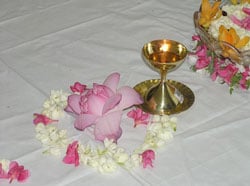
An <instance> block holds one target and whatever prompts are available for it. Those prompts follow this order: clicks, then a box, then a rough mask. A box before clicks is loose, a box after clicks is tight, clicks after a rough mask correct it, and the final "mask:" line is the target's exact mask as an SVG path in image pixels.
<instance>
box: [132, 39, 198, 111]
mask: <svg viewBox="0 0 250 186" xmlns="http://www.w3.org/2000/svg"><path fill="white" fill-rule="evenodd" d="M187 52H188V51H187V48H186V47H185V46H184V45H183V44H181V43H179V42H176V41H173V40H167V39H163V40H154V41H151V42H149V43H147V44H145V45H144V46H143V48H142V56H143V59H144V60H145V62H146V63H147V64H148V65H149V66H150V67H152V68H153V69H154V70H157V71H158V72H159V73H160V76H161V79H160V80H149V81H145V82H143V83H140V84H138V85H136V86H135V90H137V92H139V93H140V94H141V95H142V96H143V98H144V103H143V104H142V105H141V107H142V109H143V110H144V111H145V112H149V113H151V114H158V115H163V114H174V113H178V112H181V111H183V110H186V109H187V108H189V107H190V106H191V105H192V103H193V101H194V95H193V93H192V91H191V90H190V89H189V88H188V87H186V86H185V85H183V84H181V83H179V82H176V81H173V80H166V76H167V73H168V72H170V71H173V70H175V69H176V68H178V67H179V66H180V65H181V64H182V63H183V61H184V60H185V58H186V56H187Z"/></svg>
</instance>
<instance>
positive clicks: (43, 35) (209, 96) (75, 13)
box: [0, 0, 250, 186]
mask: <svg viewBox="0 0 250 186" xmlns="http://www.w3.org/2000/svg"><path fill="white" fill-rule="evenodd" d="M199 5H200V1H198V0H187V1H171V0H157V1H153V0H126V1H125V0H120V1H116V0H105V1H104V0H84V1H81V0H43V1H41V0H26V1H18V0H12V1H8V0H2V1H1V2H0V87H1V89H0V103H1V104H0V149H1V150H0V159H2V158H5V159H9V160H16V161H18V162H19V163H20V164H22V165H24V166H25V168H27V169H28V170H29V171H30V173H31V176H30V178H29V179H28V180H27V181H26V182H25V183H23V184H22V183H18V182H16V181H13V182H12V185H25V186H29V185H30V186H33V185H46V186H49V185H51V186H52V185H53V186H62V185H64V186H66V185H67V186H69V185H74V186H77V185H88V186H91V185H120V186H123V185H133V186H136V185H158V186H161V185H162V186H163V185H164V186H184V185H185V186H212V185H213V186H235V185H237V186H239V185H240V186H247V185H249V183H250V177H249V174H250V140H249V136H250V125H249V124H250V115H249V111H250V93H249V91H245V92H243V91H241V90H236V91H235V92H234V93H233V94H232V95H230V94H229V91H228V87H227V86H226V85H220V84H218V83H214V82H212V81H211V79H210V78H208V77H204V76H201V75H198V74H197V73H194V72H192V71H191V70H190V69H189V64H188V59H187V60H186V61H185V62H184V64H183V65H182V66H181V67H180V68H179V69H178V70H176V71H175V72H173V73H170V74H169V75H168V78H169V79H174V80H176V81H180V82H182V83H184V84H185V85H187V86H189V87H190V88H191V89H192V90H193V92H194V94H195V103H194V105H193V106H192V107H191V108H190V109H189V110H187V111H185V112H183V113H180V114H178V115H177V116H176V117H177V118H178V124H177V131H176V132H175V134H174V139H173V140H172V141H171V142H170V143H169V144H168V145H166V146H165V147H164V148H163V149H161V150H160V151H159V152H158V153H157V158H156V160H155V162H154V168H148V169H142V168H141V169H136V170H132V171H131V172H129V171H126V170H123V169H119V170H118V171H117V172H116V173H114V174H107V175H106V174H105V175H102V174H100V173H98V172H97V171H96V170H94V169H91V168H89V167H86V166H79V167H77V168H75V167H74V166H70V165H65V164H63V163H62V162H61V160H58V159H57V158H55V157H53V156H46V155H43V154H42V151H43V149H42V146H41V144H40V142H39V141H37V140H36V139H35V131H34V126H33V124H32V119H33V118H32V115H33V113H35V112H40V110H41V105H42V104H43V102H44V100H45V99H46V98H47V97H48V96H49V94H50V90H52V89H53V90H60V89H63V90H68V88H69V85H71V84H73V83H74V82H75V81H81V82H84V83H88V84H90V83H92V82H101V81H102V80H104V78H105V77H106V76H107V75H108V74H110V73H112V72H119V73H120V74H121V82H120V85H130V86H134V85H136V84H137V83H139V82H142V81H144V80H147V79H155V78H158V77H159V76H158V74H157V73H156V72H154V71H152V70H151V69H150V68H148V67H147V66H146V65H145V64H144V63H143V61H142V58H141V55H140V52H141V48H142V46H143V45H144V44H145V43H146V42H148V41H151V40H155V39H162V38H168V39H172V40H177V41H180V42H182V43H183V44H185V45H187V46H190V45H191V37H192V35H193V34H194V33H195V31H194V26H193V20H192V15H193V12H194V11H195V10H197V9H198V8H199ZM134 136H136V132H134V134H133V135H132V134H131V135H130V136H128V138H127V139H124V138H121V143H124V144H127V143H126V142H128V141H129V145H128V144H127V145H128V146H130V145H132V146H133V145H135V144H138V143H140V138H135V137H134ZM142 137H143V136H142ZM126 140H127V141H126ZM0 185H9V184H8V182H7V181H6V180H2V179H1V180H0Z"/></svg>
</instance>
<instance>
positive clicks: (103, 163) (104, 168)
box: [98, 157, 117, 173]
mask: <svg viewBox="0 0 250 186" xmlns="http://www.w3.org/2000/svg"><path fill="white" fill-rule="evenodd" d="M98 169H99V171H100V172H101V173H111V172H114V171H115V170H116V169H117V164H116V163H115V162H114V160H113V159H112V158H107V157H101V158H100V159H99V167H98Z"/></svg>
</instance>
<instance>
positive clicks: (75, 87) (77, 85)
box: [70, 82, 87, 94]
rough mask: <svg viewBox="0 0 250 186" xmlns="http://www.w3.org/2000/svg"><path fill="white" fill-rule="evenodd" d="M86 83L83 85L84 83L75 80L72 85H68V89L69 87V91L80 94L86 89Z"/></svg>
mask: <svg viewBox="0 0 250 186" xmlns="http://www.w3.org/2000/svg"><path fill="white" fill-rule="evenodd" d="M86 87H87V86H86V85H84V84H81V83H79V82H75V84H74V85H72V86H70V89H71V91H72V92H74V93H75V92H79V93H80V94H82V93H83V92H84V91H85V89H86Z"/></svg>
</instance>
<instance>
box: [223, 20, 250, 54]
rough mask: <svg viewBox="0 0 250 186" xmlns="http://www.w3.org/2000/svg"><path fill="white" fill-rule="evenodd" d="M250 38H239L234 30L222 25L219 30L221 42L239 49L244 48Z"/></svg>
mask: <svg viewBox="0 0 250 186" xmlns="http://www.w3.org/2000/svg"><path fill="white" fill-rule="evenodd" d="M249 40H250V37H248V36H245V37H243V38H242V39H240V37H239V36H238V34H237V33H236V31H235V29H234V28H230V29H227V28H226V27H225V26H223V25H221V26H220V28H219V41H225V42H227V43H229V44H231V45H232V46H234V47H235V48H237V49H240V48H243V47H244V46H246V44H247V43H248V42H249Z"/></svg>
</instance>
